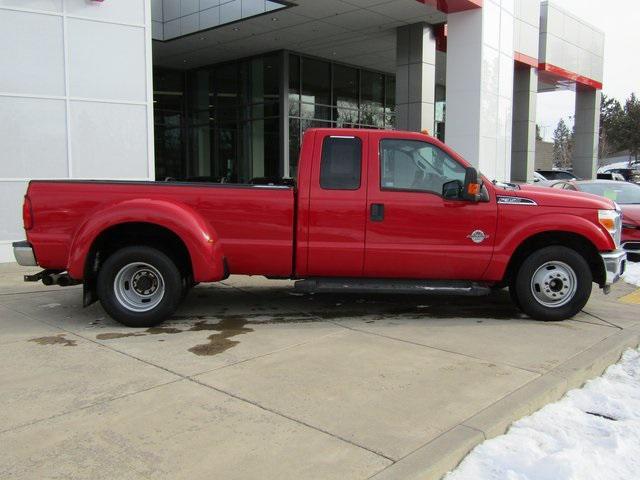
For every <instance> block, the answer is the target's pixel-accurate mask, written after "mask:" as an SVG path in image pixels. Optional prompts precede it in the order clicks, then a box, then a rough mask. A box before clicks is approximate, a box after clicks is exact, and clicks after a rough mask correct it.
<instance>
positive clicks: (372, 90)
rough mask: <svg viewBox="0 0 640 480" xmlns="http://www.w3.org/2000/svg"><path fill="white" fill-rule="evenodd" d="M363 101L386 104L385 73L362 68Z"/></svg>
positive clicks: (380, 104)
mask: <svg viewBox="0 0 640 480" xmlns="http://www.w3.org/2000/svg"><path fill="white" fill-rule="evenodd" d="M361 78H362V80H361V82H360V85H361V89H362V102H363V103H374V104H376V105H379V106H380V107H382V106H383V105H384V75H383V74H381V73H375V72H370V71H367V70H362V77H361Z"/></svg>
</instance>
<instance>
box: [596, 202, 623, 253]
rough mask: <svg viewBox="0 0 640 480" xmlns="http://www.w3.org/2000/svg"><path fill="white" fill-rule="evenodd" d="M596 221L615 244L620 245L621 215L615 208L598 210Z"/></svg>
mask: <svg viewBox="0 0 640 480" xmlns="http://www.w3.org/2000/svg"><path fill="white" fill-rule="evenodd" d="M598 221H599V222H600V225H602V226H603V227H604V228H605V229H606V230H607V232H609V235H611V238H612V239H613V242H614V243H615V244H616V248H617V247H619V246H620V239H621V237H622V216H621V215H620V213H619V212H617V211H616V210H598Z"/></svg>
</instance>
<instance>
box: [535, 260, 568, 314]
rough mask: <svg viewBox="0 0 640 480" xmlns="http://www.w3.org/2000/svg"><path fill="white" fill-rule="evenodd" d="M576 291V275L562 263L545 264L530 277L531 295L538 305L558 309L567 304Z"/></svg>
mask: <svg viewBox="0 0 640 480" xmlns="http://www.w3.org/2000/svg"><path fill="white" fill-rule="evenodd" d="M577 290H578V279H577V277H576V273H575V272H574V271H573V268H571V267H570V266H569V265H567V264H566V263H563V262H556V261H553V262H547V263H545V264H543V265H541V266H540V267H539V268H538V269H537V270H536V271H535V273H534V274H533V277H531V293H532V294H533V297H534V298H535V299H536V301H537V302H538V303H539V304H540V305H544V306H545V307H549V308H559V307H562V306H564V305H566V304H567V303H569V302H570V301H571V300H572V299H573V297H574V296H575V294H576V291H577Z"/></svg>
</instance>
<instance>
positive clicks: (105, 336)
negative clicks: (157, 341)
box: [96, 333, 145, 340]
mask: <svg viewBox="0 0 640 480" xmlns="http://www.w3.org/2000/svg"><path fill="white" fill-rule="evenodd" d="M144 336H145V334H144V333H100V334H98V335H96V340H115V339H116V338H126V337H144Z"/></svg>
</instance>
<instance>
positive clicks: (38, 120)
mask: <svg viewBox="0 0 640 480" xmlns="http://www.w3.org/2000/svg"><path fill="white" fill-rule="evenodd" d="M0 125H1V126H2V128H0V145H1V146H2V154H1V155H0V158H1V159H2V160H0V178H30V177H38V178H50V177H54V178H64V177H66V176H67V174H68V169H67V128H66V103H65V101H64V100H50V99H42V98H24V97H0ZM0 238H1V237H0Z"/></svg>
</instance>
